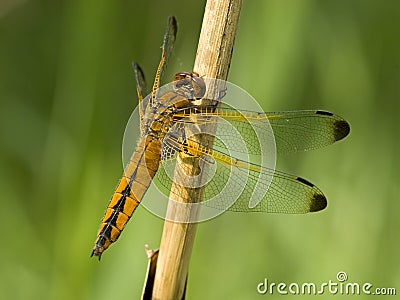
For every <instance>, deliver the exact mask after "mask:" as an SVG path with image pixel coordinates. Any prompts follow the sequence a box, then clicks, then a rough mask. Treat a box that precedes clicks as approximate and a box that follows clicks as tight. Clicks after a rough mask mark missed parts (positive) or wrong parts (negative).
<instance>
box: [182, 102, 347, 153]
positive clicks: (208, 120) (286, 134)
mask: <svg viewBox="0 0 400 300" xmlns="http://www.w3.org/2000/svg"><path fill="white" fill-rule="evenodd" d="M214 110H215V106H203V107H198V106H197V107H196V106H193V107H188V108H185V109H178V110H176V111H175V112H174V118H175V120H176V122H177V123H179V122H181V123H187V122H190V120H189V117H190V118H191V119H192V120H193V123H197V124H217V130H218V134H219V136H221V137H222V138H225V139H238V138H242V139H243V140H244V141H245V143H246V145H247V146H248V151H249V153H250V154H260V153H259V151H260V147H259V143H260V142H263V141H264V139H263V138H262V135H265V136H268V137H269V136H271V135H272V132H273V134H274V136H275V143H276V148H277V152H278V153H279V154H284V153H290V152H297V151H304V150H311V149H316V148H320V147H324V146H327V145H329V144H332V143H334V142H336V141H339V140H341V139H343V138H344V137H345V136H347V135H348V134H349V131H350V125H349V124H348V123H347V122H346V121H345V120H344V119H342V118H341V117H339V116H337V115H334V114H332V113H330V112H327V111H322V110H305V111H285V112H261V113H259V112H252V111H245V110H237V109H234V108H231V107H229V106H227V105H226V104H223V105H222V107H221V108H219V110H218V111H217V112H215V111H214ZM221 119H223V120H225V121H228V122H229V124H227V123H226V122H221ZM266 122H269V124H270V127H269V126H267V125H266ZM231 125H232V126H231ZM271 128H272V132H271ZM236 130H237V131H238V132H239V133H240V134H241V136H240V137H239V136H238V135H235V134H233V133H234V132H236ZM254 133H257V134H261V139H260V136H257V135H256V134H254ZM216 143H217V144H218V141H216Z"/></svg>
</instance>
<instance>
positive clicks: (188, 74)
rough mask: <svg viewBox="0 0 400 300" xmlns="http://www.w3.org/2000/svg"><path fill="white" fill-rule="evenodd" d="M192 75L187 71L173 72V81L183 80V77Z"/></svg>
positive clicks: (186, 77) (187, 77) (188, 77)
mask: <svg viewBox="0 0 400 300" xmlns="http://www.w3.org/2000/svg"><path fill="white" fill-rule="evenodd" d="M191 77H192V74H191V73H188V72H180V73H177V74H175V76H174V81H179V80H184V79H190V78H191Z"/></svg>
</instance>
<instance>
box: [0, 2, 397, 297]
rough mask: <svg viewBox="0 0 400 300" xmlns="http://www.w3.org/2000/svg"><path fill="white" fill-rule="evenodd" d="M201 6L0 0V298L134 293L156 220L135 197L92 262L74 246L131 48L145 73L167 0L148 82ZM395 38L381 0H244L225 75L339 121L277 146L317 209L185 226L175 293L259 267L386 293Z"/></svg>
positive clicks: (92, 225)
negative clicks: (187, 259) (130, 211)
mask: <svg viewBox="0 0 400 300" xmlns="http://www.w3.org/2000/svg"><path fill="white" fill-rule="evenodd" d="M204 5H205V1H176V0H171V1H161V0H158V1H157V0H152V1H136V0H132V1H93V0H89V1H76V0H69V1H44V0H37V1H33V0H31V1H29V0H25V1H24V0H18V1H17V0H15V1H11V0H4V1H1V2H0V66H1V69H0V141H1V147H0V191H1V193H0V197H1V206H0V220H1V221H2V224H3V225H2V226H3V227H2V228H3V229H2V231H1V232H2V234H1V237H2V238H1V240H2V243H1V246H0V298H1V299H75V300H79V299H138V298H140V294H141V290H142V286H143V282H144V275H145V271H146V266H147V259H146V256H145V253H144V247H143V246H144V244H146V243H147V244H149V245H150V247H152V248H156V247H158V245H159V241H160V237H161V233H162V227H163V220H161V219H159V218H158V217H155V216H154V215H152V214H151V213H149V212H148V211H147V210H145V209H143V208H142V207H140V208H139V209H138V210H137V211H136V213H135V215H134V217H133V219H132V220H131V221H130V224H129V225H128V226H127V228H126V229H125V231H124V232H123V234H122V236H121V238H120V240H119V241H118V242H117V243H116V244H114V245H112V246H111V248H110V249H109V250H107V251H106V252H105V254H104V255H103V258H102V261H101V262H100V263H99V262H97V261H96V260H95V259H93V258H92V259H90V257H89V255H90V252H91V250H92V247H93V243H94V240H95V238H96V233H97V230H98V227H99V225H100V219H101V217H102V216H103V212H104V210H105V208H106V205H107V203H108V201H109V198H110V196H111V194H112V192H113V190H114V187H115V185H116V184H117V182H118V180H119V177H120V176H121V174H122V164H121V141H122V136H123V133H124V128H125V125H126V122H127V120H128V118H129V116H130V113H131V111H132V109H133V108H134V107H135V106H136V104H137V98H136V90H135V84H134V78H133V73H132V70H131V61H133V60H135V61H138V62H139V63H140V64H141V65H142V67H143V69H144V70H145V72H146V75H147V78H148V79H149V81H151V79H152V78H153V76H154V73H155V69H156V66H157V64H158V61H159V58H160V46H161V42H162V36H163V33H164V30H165V25H166V21H167V17H168V15H175V16H176V17H177V19H178V22H179V31H178V38H177V44H176V49H175V52H174V55H173V56H172V61H171V62H170V64H169V68H168V72H167V74H166V78H167V79H166V80H167V81H168V78H171V76H172V75H173V74H174V73H176V72H178V71H190V70H191V69H192V64H193V61H194V57H195V53H196V47H197V39H198V35H199V32H200V27H201V21H202V14H203V10H204ZM399 37H400V2H399V1H395V0H393V1H391V0H385V1H379V0H348V1H345V0H338V1H336V0H327V1H318V0H286V1H282V0H263V1H261V0H254V1H248V0H244V5H243V10H242V15H241V19H240V27H239V31H238V35H237V39H236V43H235V49H234V56H233V61H232V64H231V70H230V76H229V80H230V81H231V82H233V83H235V84H238V85H240V86H241V87H242V88H244V89H246V90H247V91H248V92H249V93H250V94H252V95H253V96H254V97H255V98H256V99H258V101H259V102H260V105H261V106H262V107H263V108H264V109H265V110H266V111H279V110H297V109H325V110H329V111H332V112H334V113H336V114H338V115H341V116H343V117H344V118H345V119H346V120H348V121H349V122H350V124H351V132H350V136H349V137H347V138H346V139H345V140H343V141H341V142H339V143H337V144H335V145H332V146H330V147H327V148H325V149H321V150H318V151H312V152H307V153H300V154H296V155H292V156H288V157H280V158H279V161H278V167H279V169H280V170H283V171H287V172H289V173H293V174H297V175H300V176H304V177H305V178H307V179H309V180H310V181H312V182H313V183H315V184H316V185H318V186H319V187H320V188H321V189H322V190H323V191H324V193H325V194H326V195H327V197H328V208H327V209H326V210H324V211H322V212H318V213H315V214H309V215H274V214H244V213H225V214H223V215H222V216H219V217H218V218H216V219H214V220H211V221H208V222H205V223H202V224H200V225H199V226H198V230H197V236H196V242H195V246H194V250H193V255H192V260H191V265H190V270H189V281H188V289H187V299H258V298H261V297H263V296H260V295H259V294H258V293H257V290H256V288H257V285H258V283H260V282H261V281H263V280H264V278H268V280H269V281H273V282H276V283H279V282H285V283H287V284H290V283H291V282H297V283H300V284H301V283H303V282H310V281H311V282H315V283H316V284H321V283H323V282H328V281H329V280H334V281H335V280H336V274H337V273H338V272H339V271H345V272H346V273H347V275H348V282H358V283H364V282H370V283H372V284H373V285H374V287H396V288H397V291H398V292H400V285H399V282H400V268H399V266H400V258H399V255H398V253H399V248H400V238H399V234H398V229H399V228H400V221H399V220H400V218H399V213H400V201H399V200H400V197H399V196H400V193H399V192H400V191H399V178H400V177H399V175H398V174H399V172H398V168H399V166H400V164H399V159H398V155H399V150H400V149H399V142H398V139H399V133H400V131H399V125H398V117H399V100H400V38H399ZM244 108H245V107H244ZM264 297H265V298H269V299H272V298H274V299H275V298H280V297H282V296H280V295H279V294H278V293H274V294H273V295H270V294H267V295H264ZM286 297H290V296H286ZM322 297H323V298H324V299H325V298H326V297H328V298H329V297H332V296H331V295H329V294H328V293H325V295H324V296H322ZM333 297H334V296H333ZM366 297H367V296H365V295H362V296H358V298H357V299H364V298H366ZM295 298H296V299H306V298H308V297H307V296H295Z"/></svg>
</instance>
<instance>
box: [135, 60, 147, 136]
mask: <svg viewBox="0 0 400 300" xmlns="http://www.w3.org/2000/svg"><path fill="white" fill-rule="evenodd" d="M132 68H133V73H134V75H135V81H136V92H137V94H138V101H139V117H140V128H141V129H142V128H143V126H144V125H143V114H144V109H145V108H144V102H143V98H144V97H146V96H147V95H148V91H147V88H146V80H145V78H144V74H143V71H142V68H141V67H140V66H139V64H138V63H136V62H132Z"/></svg>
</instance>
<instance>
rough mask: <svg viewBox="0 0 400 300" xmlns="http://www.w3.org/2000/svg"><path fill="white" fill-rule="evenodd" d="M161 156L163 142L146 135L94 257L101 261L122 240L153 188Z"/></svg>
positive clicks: (104, 224)
mask: <svg viewBox="0 0 400 300" xmlns="http://www.w3.org/2000/svg"><path fill="white" fill-rule="evenodd" d="M160 157H161V143H160V141H159V140H158V139H156V138H154V137H151V136H146V137H145V138H143V139H141V140H140V142H139V144H138V146H137V148H136V150H135V152H134V153H133V155H132V158H131V160H130V162H129V164H128V166H126V168H125V171H124V174H123V176H122V179H121V180H120V182H119V184H118V186H117V188H116V189H115V192H114V194H113V196H112V197H111V200H110V203H109V204H108V207H107V210H106V213H105V215H104V217H103V220H102V224H101V226H100V229H99V232H98V235H97V240H96V242H95V246H94V249H93V251H92V256H93V255H96V256H98V257H99V260H100V257H101V255H102V253H103V252H104V251H105V250H106V249H107V248H108V247H109V246H110V245H111V244H112V243H113V242H115V241H116V240H117V239H118V237H119V235H120V234H121V232H122V230H123V229H124V227H125V225H126V223H128V221H129V219H130V217H131V216H132V214H133V212H134V211H135V209H136V207H137V206H138V205H139V203H140V201H141V200H142V199H143V196H144V194H145V193H146V191H147V189H148V188H149V186H150V184H151V180H152V179H153V177H154V175H155V174H156V172H157V170H158V167H159V164H160Z"/></svg>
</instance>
